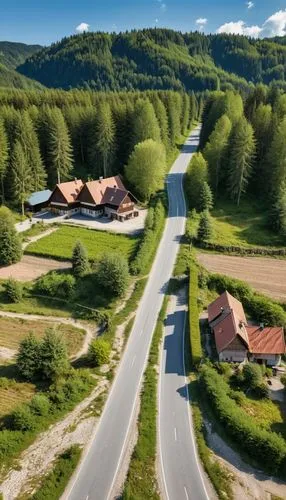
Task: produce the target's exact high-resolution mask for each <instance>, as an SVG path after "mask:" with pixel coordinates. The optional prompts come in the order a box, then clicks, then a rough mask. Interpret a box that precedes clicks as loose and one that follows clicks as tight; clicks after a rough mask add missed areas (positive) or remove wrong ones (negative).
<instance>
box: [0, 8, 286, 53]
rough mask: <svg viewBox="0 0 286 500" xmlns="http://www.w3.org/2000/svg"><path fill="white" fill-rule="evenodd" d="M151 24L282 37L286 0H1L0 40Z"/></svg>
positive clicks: (44, 39)
mask: <svg viewBox="0 0 286 500" xmlns="http://www.w3.org/2000/svg"><path fill="white" fill-rule="evenodd" d="M83 23H84V24H83ZM86 25H88V26H86ZM155 25H157V26H160V27H169V28H173V29H178V30H182V31H192V30H195V29H200V30H202V31H204V32H206V33H209V32H216V31H217V30H219V31H226V32H237V33H245V34H249V35H253V36H256V37H264V36H272V35H276V34H277V35H283V34H285V35H286V0H253V1H252V2H246V1H245V0H80V1H79V2H78V1H76V2H75V1H74V0H0V40H11V41H19V42H25V43H39V44H42V45H48V44H50V43H51V42H54V41H57V40H60V39H61V38H62V37H63V36H68V35H71V34H73V33H76V28H77V27H78V32H79V31H81V29H84V28H85V29H87V28H88V29H89V30H90V31H96V30H103V31H122V30H126V29H131V28H142V27H146V26H155Z"/></svg>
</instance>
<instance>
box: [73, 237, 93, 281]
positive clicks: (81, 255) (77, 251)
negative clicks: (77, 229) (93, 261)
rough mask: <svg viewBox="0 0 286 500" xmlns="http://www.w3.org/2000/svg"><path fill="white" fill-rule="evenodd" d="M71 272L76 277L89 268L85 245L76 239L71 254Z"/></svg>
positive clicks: (83, 273) (82, 274)
mask: <svg viewBox="0 0 286 500" xmlns="http://www.w3.org/2000/svg"><path fill="white" fill-rule="evenodd" d="M72 268H73V273H74V275H75V276H76V277H77V278H80V277H81V276H84V275H85V274H86V273H87V272H88V270H89V262H88V257H87V252H86V249H85V247H84V246H83V244H82V243H81V242H80V241H77V243H76V244H75V247H74V249H73V254H72Z"/></svg>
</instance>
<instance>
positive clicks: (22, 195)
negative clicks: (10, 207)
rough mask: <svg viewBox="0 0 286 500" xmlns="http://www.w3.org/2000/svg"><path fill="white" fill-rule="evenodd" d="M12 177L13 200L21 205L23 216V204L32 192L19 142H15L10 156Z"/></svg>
mask: <svg viewBox="0 0 286 500" xmlns="http://www.w3.org/2000/svg"><path fill="white" fill-rule="evenodd" d="M12 175H13V191H14V199H15V201H16V202H17V203H19V204H20V205H21V209H22V215H23V216H24V213H25V212H24V203H25V201H26V200H27V199H28V198H29V196H30V194H31V193H32V191H33V176H32V171H31V168H30V167H29V165H28V164H27V157H26V155H25V153H24V151H23V148H22V146H21V144H20V142H19V141H16V143H15V146H14V150H13V154H12Z"/></svg>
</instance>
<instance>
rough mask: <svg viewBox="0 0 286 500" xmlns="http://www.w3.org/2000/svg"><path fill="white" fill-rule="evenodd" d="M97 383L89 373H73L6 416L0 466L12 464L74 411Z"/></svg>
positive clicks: (79, 371)
mask: <svg viewBox="0 0 286 500" xmlns="http://www.w3.org/2000/svg"><path fill="white" fill-rule="evenodd" d="M94 384H95V382H94V380H93V378H92V377H91V376H90V375H89V373H88V372H87V371H86V370H77V371H75V370H70V372H69V373H68V375H67V376H66V377H60V378H59V379H58V380H57V381H56V382H55V383H54V384H53V385H51V386H50V388H49V390H48V391H47V392H45V393H38V394H36V395H35V396H34V397H33V399H32V400H31V402H30V403H23V404H21V405H19V406H18V407H17V408H15V410H13V412H12V413H11V414H10V415H9V416H8V417H6V419H5V421H4V422H3V426H2V429H3V430H1V431H0V463H1V465H4V463H8V462H9V461H10V460H11V459H12V458H13V457H14V456H16V455H17V454H18V453H19V452H20V451H21V450H23V449H24V448H26V446H27V445H28V444H29V442H31V441H32V440H33V438H34V437H35V435H36V433H37V432H39V431H41V430H43V429H45V428H47V427H48V426H49V425H50V424H51V423H52V422H54V421H55V420H57V419H58V418H59V417H60V416H62V415H63V414H65V413H66V412H67V411H69V410H71V409H72V408H73V407H74V406H75V404H77V403H78V402H79V401H81V400H82V399H83V397H84V396H85V395H86V394H88V393H89V391H90V390H91V388H92V387H93V386H94Z"/></svg>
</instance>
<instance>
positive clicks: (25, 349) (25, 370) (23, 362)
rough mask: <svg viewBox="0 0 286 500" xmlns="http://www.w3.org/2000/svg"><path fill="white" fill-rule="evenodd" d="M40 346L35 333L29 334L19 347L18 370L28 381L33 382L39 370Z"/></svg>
mask: <svg viewBox="0 0 286 500" xmlns="http://www.w3.org/2000/svg"><path fill="white" fill-rule="evenodd" d="M39 351H40V344H39V342H38V340H37V339H36V337H35V336H34V334H33V333H29V335H28V336H27V337H25V338H24V339H23V340H22V341H21V342H20V346H19V351H18V354H17V362H16V363H17V368H18V370H19V372H20V374H21V375H22V377H24V378H25V379H27V380H32V379H33V378H34V377H35V376H36V375H37V373H38V370H39Z"/></svg>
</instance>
